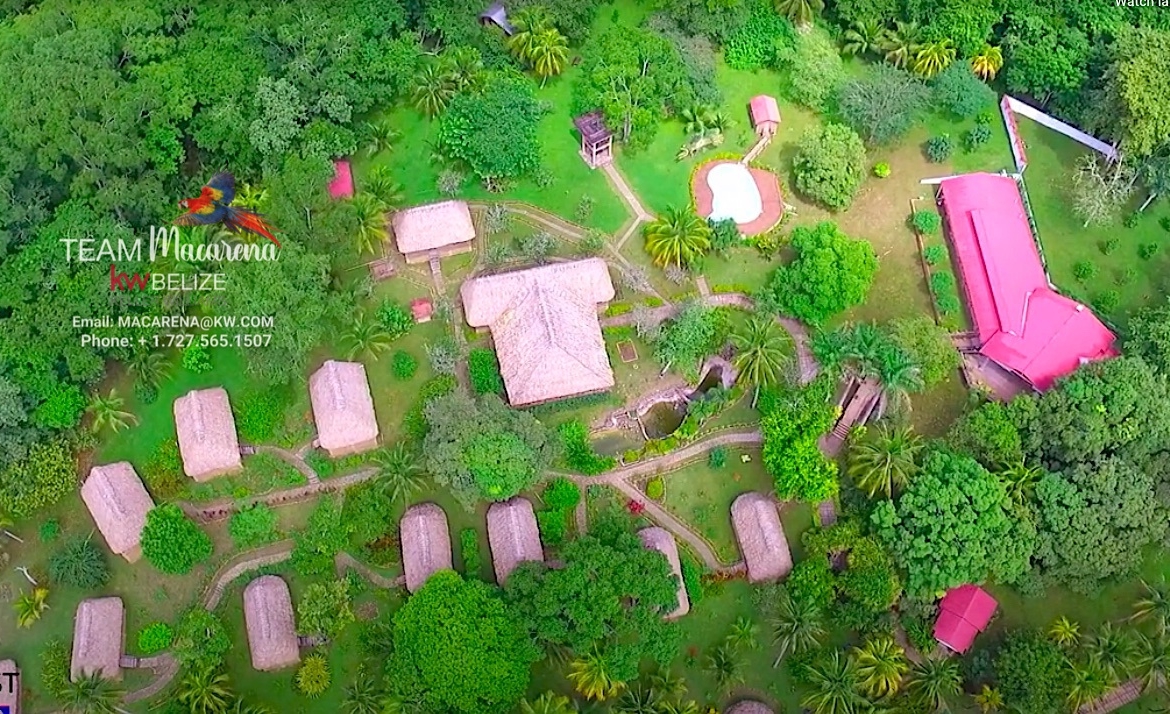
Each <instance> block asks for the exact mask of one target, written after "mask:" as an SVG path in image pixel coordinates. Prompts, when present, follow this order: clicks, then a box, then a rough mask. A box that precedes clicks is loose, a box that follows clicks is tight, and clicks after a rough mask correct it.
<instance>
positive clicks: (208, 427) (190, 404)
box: [174, 387, 244, 481]
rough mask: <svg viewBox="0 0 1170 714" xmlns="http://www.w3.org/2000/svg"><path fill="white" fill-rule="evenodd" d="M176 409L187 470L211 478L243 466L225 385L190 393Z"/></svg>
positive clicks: (194, 475) (199, 477)
mask: <svg viewBox="0 0 1170 714" xmlns="http://www.w3.org/2000/svg"><path fill="white" fill-rule="evenodd" d="M174 410H175V430H176V431H177V432H178V435H179V454H180V455H181V456H182V457H183V472H184V473H186V474H187V475H188V476H190V477H191V478H193V479H195V480H196V481H209V480H211V479H213V478H215V477H216V476H223V475H224V474H229V473H232V472H233V471H239V470H240V469H242V468H243V467H244V465H243V463H241V462H240V441H239V439H238V438H237V437H236V420H235V418H234V417H233V416H232V405H231V402H230V401H228V393H227V391H225V390H224V389H223V387H215V388H213V389H196V390H195V391H192V392H188V393H187V394H185V395H184V396H182V397H179V398H178V399H176V400H175V407H174Z"/></svg>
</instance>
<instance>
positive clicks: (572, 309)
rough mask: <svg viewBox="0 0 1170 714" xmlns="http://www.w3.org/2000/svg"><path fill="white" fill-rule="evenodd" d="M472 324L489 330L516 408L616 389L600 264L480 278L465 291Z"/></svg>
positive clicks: (607, 283) (609, 290) (605, 279)
mask: <svg viewBox="0 0 1170 714" xmlns="http://www.w3.org/2000/svg"><path fill="white" fill-rule="evenodd" d="M460 294H461V296H462V298H463V308H464V310H465V312H466V313H467V324H469V325H471V326H472V327H485V326H486V327H489V328H490V329H491V333H492V339H493V340H494V342H495V346H496V355H497V357H498V358H499V361H500V373H501V375H502V376H503V378H504V386H505V387H506V389H507V392H508V401H509V402H510V403H511V404H512V406H523V405H526V404H536V403H539V402H546V401H551V400H554V399H562V398H564V397H571V396H575V395H578V394H588V393H591V392H599V391H604V390H606V389H609V388H611V387H613V385H614V378H613V369H611V368H610V366H609V355H608V354H607V353H606V351H605V340H604V339H603V338H602V335H601V323H600V322H598V319H597V306H598V305H599V304H601V303H606V302H609V301H610V300H612V299H613V296H614V289H613V282H611V280H610V277H609V268H608V267H607V266H606V264H605V261H604V260H602V259H600V258H589V259H587V260H577V261H573V262H570V263H557V264H555V265H546V266H543V267H539V268H530V269H528V270H518V271H515V272H511V273H501V274H499V275H490V276H486V277H482V278H475V279H473V280H468V281H467V282H465V283H463V287H462V288H461V289H460Z"/></svg>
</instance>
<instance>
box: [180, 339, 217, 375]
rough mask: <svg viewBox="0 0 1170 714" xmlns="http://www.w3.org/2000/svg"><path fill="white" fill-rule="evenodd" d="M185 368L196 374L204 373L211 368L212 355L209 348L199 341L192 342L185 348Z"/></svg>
mask: <svg viewBox="0 0 1170 714" xmlns="http://www.w3.org/2000/svg"><path fill="white" fill-rule="evenodd" d="M183 369H185V370H188V371H190V372H194V373H195V374H203V373H204V372H206V371H208V370H210V369H211V356H210V355H209V354H207V348H206V347H204V346H203V345H201V344H199V343H198V342H192V343H191V344H189V345H187V347H186V348H185V349H184V350H183Z"/></svg>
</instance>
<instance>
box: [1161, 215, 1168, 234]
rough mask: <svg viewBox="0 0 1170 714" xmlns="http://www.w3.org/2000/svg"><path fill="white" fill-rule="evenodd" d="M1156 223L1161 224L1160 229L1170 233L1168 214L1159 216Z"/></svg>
mask: <svg viewBox="0 0 1170 714" xmlns="http://www.w3.org/2000/svg"><path fill="white" fill-rule="evenodd" d="M1158 225H1160V226H1162V230H1164V231H1166V232H1167V233H1170V216H1162V217H1161V218H1159V219H1158Z"/></svg>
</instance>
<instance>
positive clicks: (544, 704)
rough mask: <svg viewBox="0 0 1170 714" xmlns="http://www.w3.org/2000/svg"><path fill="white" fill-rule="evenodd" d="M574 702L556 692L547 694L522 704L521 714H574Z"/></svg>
mask: <svg viewBox="0 0 1170 714" xmlns="http://www.w3.org/2000/svg"><path fill="white" fill-rule="evenodd" d="M575 711H576V710H575V709H574V708H573V702H572V700H570V699H569V698H568V697H565V696H561V695H560V694H556V693H554V692H545V693H544V694H541V695H540V696H539V697H537V698H536V699H535V700H533V701H531V702H529V701H528V700H527V699H525V700H524V701H522V702H520V714H574V712H575Z"/></svg>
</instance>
